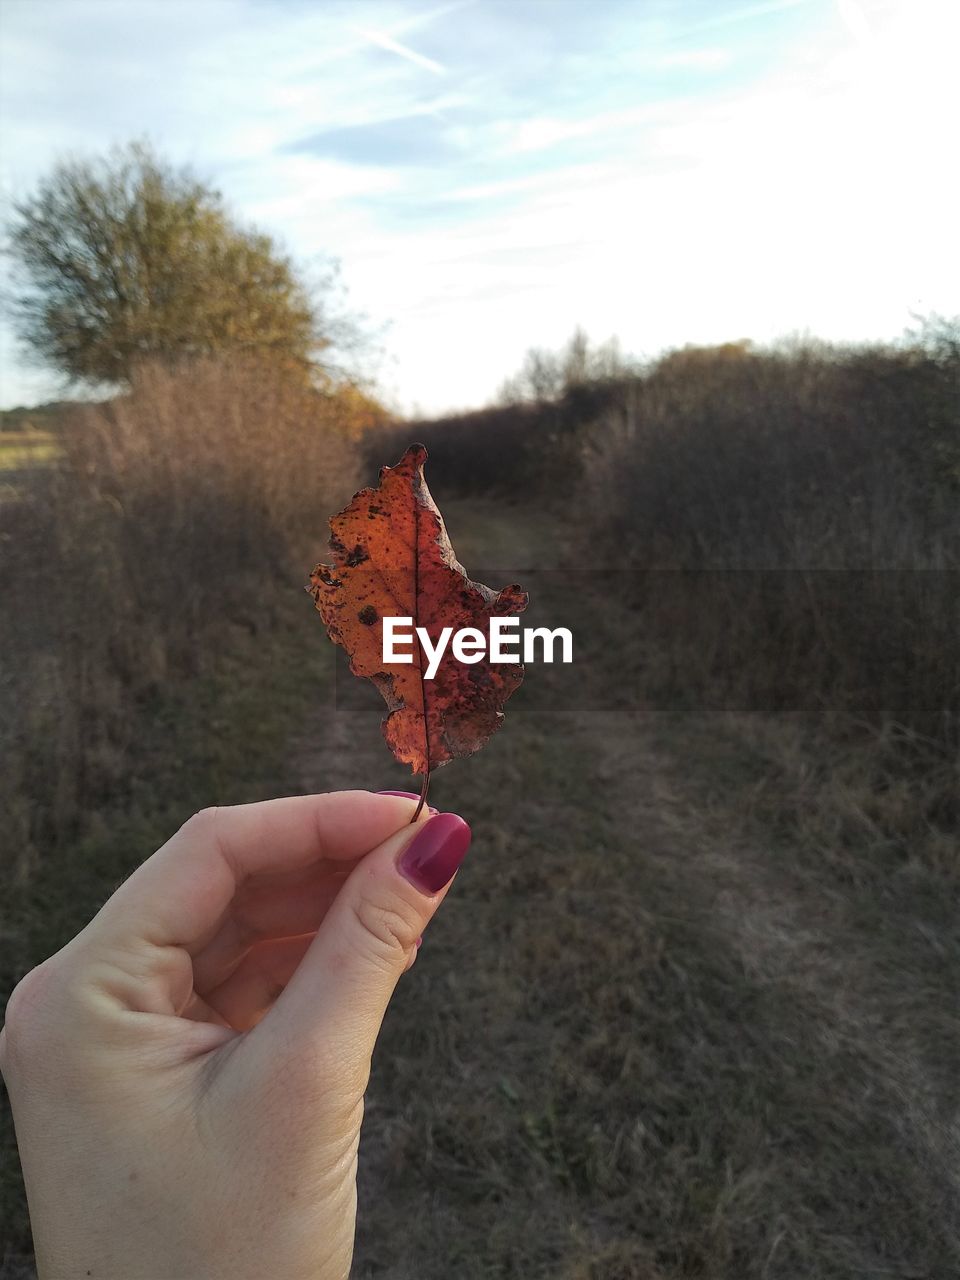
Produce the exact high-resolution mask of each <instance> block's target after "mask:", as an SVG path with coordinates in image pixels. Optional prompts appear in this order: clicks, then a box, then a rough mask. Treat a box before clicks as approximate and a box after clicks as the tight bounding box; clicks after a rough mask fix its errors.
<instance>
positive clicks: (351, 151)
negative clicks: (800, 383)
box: [0, 0, 960, 413]
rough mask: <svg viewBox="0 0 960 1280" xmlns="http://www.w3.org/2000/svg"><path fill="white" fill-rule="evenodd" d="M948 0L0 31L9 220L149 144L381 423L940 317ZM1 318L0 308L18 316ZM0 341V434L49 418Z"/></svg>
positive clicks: (572, 2) (96, 14) (393, 11)
mask: <svg viewBox="0 0 960 1280" xmlns="http://www.w3.org/2000/svg"><path fill="white" fill-rule="evenodd" d="M958 47H960V4H957V3H956V2H955V0H757V2H755V3H749V0H747V2H744V0H447V2H446V3H444V2H443V0H437V2H435V3H433V4H430V2H429V0H393V2H390V3H387V2H384V0H349V2H348V3H324V2H323V0H3V3H2V8H0V86H2V87H0V204H2V210H0V212H2V214H3V216H4V218H7V217H9V212H10V207H11V201H13V200H15V199H16V198H17V197H18V196H19V195H22V194H24V193H27V192H29V191H30V190H31V189H32V188H33V187H34V185H35V184H36V182H37V181H38V180H39V179H40V178H41V177H42V176H43V175H44V174H45V173H46V172H47V171H49V169H50V167H51V165H52V164H53V163H54V162H55V161H56V160H58V159H60V158H63V157H65V156H67V155H74V154H81V155H90V156H92V155H96V154H100V153H102V152H104V151H106V150H107V149H108V148H109V147H110V146H111V145H112V144H113V143H117V142H124V141H127V140H129V139H131V138H134V137H144V136H145V137H148V138H149V139H150V140H151V141H152V142H153V144H154V146H155V147H156V148H157V149H158V150H159V151H160V152H161V153H162V154H163V155H164V156H165V157H167V158H169V159H170V160H172V161H174V162H176V163H178V164H182V163H185V164H190V165H191V166H193V168H194V169H195V170H196V171H197V173H198V174H199V175H200V176H201V177H203V178H205V179H207V180H209V181H210V182H211V183H212V184H213V185H214V186H216V187H217V188H218V189H219V190H220V191H221V192H222V193H223V195H224V198H225V200H226V201H227V204H228V205H229V207H230V208H231V209H232V211H233V212H234V213H235V214H236V215H237V217H238V218H239V219H240V220H241V221H243V222H245V223H252V224H255V225H257V226H260V227H262V228H263V229H264V230H267V231H269V232H270V233H271V234H273V235H274V236H275V237H277V239H278V240H279V242H280V243H281V244H282V245H283V247H284V248H285V249H286V250H288V251H289V252H290V253H291V254H292V255H293V257H294V259H295V260H296V261H297V262H298V263H299V264H301V266H302V268H303V270H304V271H305V272H306V273H307V275H308V277H309V278H311V279H312V278H319V276H320V275H321V274H322V272H323V270H324V265H325V264H326V263H328V262H329V261H330V259H331V258H334V259H337V260H339V262H340V267H341V279H342V282H343V285H344V286H345V288H346V290H347V294H346V303H347V304H348V305H349V306H350V307H351V308H353V309H354V310H355V311H358V312H361V313H363V314H365V315H366V316H367V317H368V320H369V327H370V329H371V330H372V331H373V332H375V334H376V335H377V338H376V345H377V347H378V348H379V350H380V356H379V360H378V363H377V365H376V372H377V375H378V378H379V382H380V386H381V387H382V390H383V394H384V396H385V397H386V398H387V399H388V400H389V402H390V404H391V405H392V406H393V407H394V408H396V409H398V410H400V411H402V412H407V413H440V412H444V411H447V410H452V409H456V408H466V407H473V406H478V405H481V404H483V403H486V402H488V401H489V400H490V399H491V398H492V397H493V395H494V394H495V392H496V390H497V388H498V386H499V384H500V383H501V382H502V381H503V379H504V378H505V377H507V376H508V375H509V374H511V373H513V372H515V370H516V369H517V368H518V366H519V365H520V363H521V361H522V359H523V356H524V353H525V352H526V350H527V349H528V348H529V347H531V346H538V347H547V348H558V347H560V346H561V345H562V344H563V343H564V342H565V340H566V339H567V338H568V337H569V336H570V334H571V333H572V332H573V330H574V328H575V327H576V326H578V325H580V326H582V327H583V328H584V329H585V330H586V331H587V333H588V334H589V335H590V337H591V338H592V339H593V340H595V341H596V342H602V341H605V340H606V339H608V338H610V337H612V336H616V337H617V338H618V339H619V340H620V343H621V345H622V347H623V348H624V349H625V350H626V351H628V352H632V353H633V354H635V355H637V356H651V355H654V354H656V353H657V352H659V351H662V350H665V349H669V348H671V347H676V346H681V345H683V344H685V343H688V342H691V343H713V342H723V341H728V340H736V339H741V338H751V339H753V340H754V341H758V342H766V341H770V340H774V339H777V338H780V337H788V336H796V335H803V334H809V335H813V336H817V337H822V338H827V339H839V340H855V341H866V340H874V339H893V338H896V337H898V336H899V335H900V334H902V332H903V331H904V329H905V328H906V327H908V326H910V325H911V324H912V323H913V320H912V316H915V315H917V314H929V313H931V312H939V313H941V314H955V313H957V312H958V311H960V255H958V254H957V252H956V239H957V237H956V228H957V226H960V198H958V190H960V187H958V182H957V179H956V176H955V173H954V172H953V170H954V169H955V167H956V166H955V157H954V153H955V133H956V125H957V121H958V119H960V89H958V85H960V77H958V76H957V74H956V57H957V50H958ZM7 291H8V290H7ZM63 391H64V387H63V384H62V383H61V382H60V381H59V380H58V379H57V378H56V376H54V375H51V374H50V373H47V372H43V371H41V370H39V369H38V368H36V367H35V366H33V365H32V364H31V363H30V361H29V359H28V357H27V353H25V352H24V351H22V350H21V349H20V348H19V347H18V345H17V343H16V341H15V337H14V335H13V332H12V330H11V328H10V326H9V323H8V322H7V321H5V320H4V321H0V404H2V405H3V406H10V405H15V404H21V403H32V402H35V401H37V400H44V399H48V398H53V397H56V396H58V395H60V394H62V393H63Z"/></svg>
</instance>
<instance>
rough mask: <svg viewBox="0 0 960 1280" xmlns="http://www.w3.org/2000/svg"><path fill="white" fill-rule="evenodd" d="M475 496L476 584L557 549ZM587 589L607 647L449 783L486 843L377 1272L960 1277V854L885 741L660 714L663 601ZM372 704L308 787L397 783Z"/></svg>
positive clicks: (427, 1024) (449, 939) (315, 760)
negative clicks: (899, 771) (890, 766)
mask: <svg viewBox="0 0 960 1280" xmlns="http://www.w3.org/2000/svg"><path fill="white" fill-rule="evenodd" d="M448 505H449V504H446V503H445V506H448ZM447 514H448V516H449V524H450V528H451V533H452V536H453V537H454V540H455V545H456V546H457V550H458V553H459V554H460V556H461V558H462V559H463V560H464V562H465V563H466V564H467V565H468V566H470V567H471V568H474V567H477V566H479V565H482V564H485V563H486V564H494V565H500V566H506V565H508V564H509V565H511V566H512V565H515V564H521V563H524V562H525V563H533V564H538V565H542V564H549V563H550V562H551V561H550V557H551V556H552V557H554V558H555V557H556V554H557V551H556V548H557V545H558V543H559V542H560V537H559V536H558V534H559V531H558V529H557V527H556V525H554V524H550V523H544V522H543V521H538V522H531V520H530V519H529V517H528V516H526V515H525V514H524V513H522V512H521V511H519V510H518V509H516V508H501V509H500V511H499V513H498V512H497V510H496V508H493V507H491V506H490V505H489V504H488V505H487V506H486V507H484V506H483V505H481V504H477V505H472V506H469V507H464V506H463V505H462V504H460V505H458V504H453V505H452V506H449V509H448V513H447ZM508 555H509V556H510V557H511V558H510V559H509V560H508V559H507V558H506V557H507V556H508ZM496 581H499V579H497V580H496ZM574 583H575V585H578V586H579V587H580V588H581V590H582V591H583V594H582V595H581V597H580V600H579V606H578V607H579V609H580V611H581V614H582V616H584V617H587V616H589V617H590V618H591V620H592V622H593V624H594V629H595V630H596V631H598V632H599V633H600V634H599V636H598V638H597V643H596V645H595V646H594V647H592V648H591V649H589V650H585V651H584V652H583V653H582V654H581V657H580V659H579V660H578V663H577V665H576V667H575V669H574V670H573V671H570V670H567V671H564V669H562V668H553V669H547V668H543V669H540V670H533V671H531V672H530V673H529V675H528V679H527V682H526V683H525V685H524V687H523V689H521V691H520V693H519V694H518V695H517V697H516V698H515V699H514V700H513V701H512V702H511V704H510V707H509V708H508V724H507V725H506V727H505V729H504V730H503V732H502V733H501V734H499V735H497V737H495V738H494V739H493V740H492V741H491V743H490V744H489V745H488V746H487V748H486V749H485V750H484V752H482V753H481V754H480V755H478V756H477V757H476V758H474V759H472V760H471V761H469V762H467V763H465V764H462V765H460V766H451V767H450V768H449V769H446V770H442V771H440V772H439V773H438V774H437V777H436V780H435V782H434V784H433V792H432V794H433V796H434V799H435V800H436V803H437V804H439V805H440V806H441V807H451V808H454V809H456V810H458V811H459V812H462V813H465V814H466V815H467V816H468V817H469V818H470V819H471V822H472V823H473V825H474V830H475V844H474V847H473V848H472V850H471V853H470V856H469V858H468V860H467V862H466V864H465V866H464V868H463V870H462V871H461V873H460V876H459V878H458V881H457V884H456V886H455V889H454V891H453V893H452V895H451V897H450V898H449V899H448V901H447V903H445V905H444V909H443V911H442V912H441V913H440V915H439V916H438V918H437V920H436V921H435V922H434V924H433V925H432V926H431V928H430V930H429V932H428V934H427V936H426V939H425V943H424V947H423V949H422V950H421V952H420V956H419V959H418V962H417V966H416V968H415V969H414V971H413V973H412V974H411V975H410V977H409V979H405V980H404V982H403V983H402V984H401V988H400V991H399V994H398V997H397V999H396V1000H395V1002H394V1004H393V1006H392V1008H391V1011H390V1014H389V1015H388V1019H387V1023H386V1025H385V1028H384V1031H383V1033H382V1035H381V1038H380V1042H379V1047H378V1052H377V1056H376V1059H375V1065H374V1075H373V1080H372V1084H371V1090H370V1094H369V1099H368V1107H367V1117H366V1122H365V1130H364V1139H363V1142H362V1145H361V1216H360V1223H359V1229H358V1254H357V1263H356V1268H355V1274H356V1277H357V1280H413V1277H417V1278H418V1280H447V1278H448V1277H450V1276H457V1277H462V1280H489V1277H500V1278H501V1280H506V1278H510V1280H541V1278H542V1280H546V1277H551V1278H553V1280H555V1278H556V1277H560V1278H562V1280H693V1278H694V1277H709V1278H710V1280H808V1278H809V1277H817V1278H818V1280H860V1278H861V1277H863V1276H881V1275H883V1276H893V1277H899V1278H900V1280H908V1278H912V1280H921V1278H923V1280H935V1278H936V1280H939V1277H940V1276H946V1275H950V1274H953V1273H954V1272H955V1271H956V1269H957V1267H958V1266H960V1219H958V1214H957V1205H958V1204H960V1144H958V1141H957V1137H958V1135H957V1132H956V1115H957V1107H958V1104H960V1097H958V1095H957V1089H956V1078H955V1071H954V1064H955V1061H956V1058H957V1054H958V1053H960V1026H958V1023H957V1020H956V1017H955V1013H954V1010H953V1001H952V991H953V990H954V989H955V987H956V983H957V982H958V981H960V946H958V932H957V917H956V908H955V905H954V904H955V896H954V895H953V888H954V887H955V884H956V880H955V875H956V868H955V867H954V866H952V865H949V864H947V865H937V864H936V862H935V860H934V859H932V858H930V857H928V856H926V854H925V855H924V856H922V857H921V856H913V854H912V852H911V849H910V847H909V844H910V841H909V840H906V841H905V842H904V843H902V844H896V843H895V842H892V841H891V840H890V838H889V835H888V833H887V831H886V828H885V826H884V823H886V822H889V821H890V820H891V814H890V813H889V812H888V813H887V814H886V815H885V817H884V823H881V822H880V821H879V820H878V815H877V814H876V812H875V811H874V810H873V809H872V808H871V806H873V805H875V804H876V803H878V801H877V799H876V796H875V790H874V788H873V786H872V781H871V778H870V770H871V768H875V767H877V760H878V759H882V758H883V752H884V750H886V747H885V746H884V744H882V743H881V744H876V752H878V753H879V756H875V755H873V754H870V753H868V754H865V753H864V750H863V747H862V744H856V745H853V746H851V745H850V744H849V743H848V744H846V745H842V744H839V743H837V742H836V741H834V740H832V739H830V738H820V737H818V736H817V735H816V734H815V733H814V732H812V731H811V730H810V729H809V728H808V727H805V726H804V725H803V723H802V722H801V721H799V720H796V721H794V720H789V719H784V718H783V717H779V716H777V717H771V716H764V715H762V714H759V713H755V714H753V715H752V716H745V715H742V714H739V715H730V714H725V713H718V714H713V713H710V712H704V711H702V710H695V711H692V712H686V713H679V714H678V713H677V712H671V713H668V712H663V711H660V712H656V711H654V710H653V709H651V707H650V706H649V705H648V704H647V702H646V700H645V698H644V696H643V693H642V691H641V690H640V689H639V688H638V687H637V686H636V684H634V685H633V686H628V688H627V689H626V690H625V689H624V673H623V664H622V658H623V655H624V654H625V653H627V652H629V651H630V650H631V648H640V647H641V646H642V639H641V637H640V636H639V634H638V627H637V619H636V615H634V614H632V613H631V612H629V611H626V610H624V609H623V608H622V606H621V604H620V602H619V601H618V599H617V596H618V594H619V593H618V592H617V590H616V584H614V589H613V590H610V589H609V583H607V582H605V581H604V580H602V579H600V580H598V581H597V582H596V583H595V585H594V586H593V587H590V588H588V587H585V586H584V579H583V578H574ZM495 584H496V582H494V585H495ZM535 589H536V591H537V595H538V597H539V599H540V605H541V607H542V608H543V609H544V610H545V611H546V613H548V614H553V613H557V614H559V613H561V612H562V611H563V610H564V609H565V608H566V596H567V593H568V592H569V590H570V582H569V581H564V579H563V578H562V576H561V575H542V576H541V577H540V578H539V579H538V580H537V582H536V584H535ZM572 677H573V679H571V678H572ZM625 695H626V700H625ZM374 719H375V718H374V717H373V716H371V717H370V723H367V720H366V719H361V718H360V716H359V714H356V715H352V716H345V717H344V718H343V719H342V720H339V719H338V721H337V722H336V723H334V724H331V725H329V726H328V727H327V728H326V730H324V729H323V728H322V727H321V728H319V729H318V730H315V731H314V741H313V746H312V748H311V750H310V752H309V755H308V757H307V758H308V760H309V765H308V768H309V772H310V774H311V775H315V774H316V773H317V772H323V773H325V774H326V776H328V777H329V778H330V780H331V785H349V784H350V783H351V782H354V783H355V781H356V778H357V776H358V774H359V775H360V776H363V777H367V776H370V775H371V774H372V775H374V776H377V778H378V785H395V786H396V785H402V782H401V780H400V778H399V776H397V777H396V778H390V779H387V778H384V777H383V776H382V775H379V774H378V770H380V769H382V768H383V765H382V763H381V761H382V746H381V744H380V743H379V741H378V734H377V730H376V726H375V724H374V723H373V720H374ZM325 739H326V745H324V740H325ZM887 745H888V746H889V749H890V752H891V759H892V760H893V762H894V765H895V766H896V762H897V760H898V758H899V752H900V747H899V745H898V744H895V743H891V744H887ZM824 752H826V754H824ZM897 767H898V766H897ZM941 781H942V780H941ZM939 788H940V783H937V787H936V789H939ZM886 803H887V804H888V805H890V806H891V808H896V805H895V801H894V799H893V798H892V797H891V798H890V799H888V801H887V802H886ZM913 812H914V806H913V805H912V803H910V804H906V805H905V806H904V808H903V812H902V813H900V812H899V811H898V813H899V816H897V821H901V819H902V818H903V817H904V815H910V814H912V813H913ZM908 821H912V818H908ZM953 833H954V841H955V836H956V828H955V827H954V828H953ZM945 834H946V831H945Z"/></svg>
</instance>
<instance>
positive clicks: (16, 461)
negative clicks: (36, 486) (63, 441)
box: [0, 431, 59, 473]
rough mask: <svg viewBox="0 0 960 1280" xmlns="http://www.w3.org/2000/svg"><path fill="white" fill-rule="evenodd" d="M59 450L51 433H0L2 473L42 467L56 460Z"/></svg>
mask: <svg viewBox="0 0 960 1280" xmlns="http://www.w3.org/2000/svg"><path fill="white" fill-rule="evenodd" d="M58 448H59V446H58V444H57V438H56V436H54V435H53V434H52V433H51V432H49V431H0V473H3V472H5V471H16V470H18V469H19V468H20V467H36V466H40V465H41V464H43V463H46V462H49V461H50V460H51V459H52V458H55V457H56V455H57V452H58Z"/></svg>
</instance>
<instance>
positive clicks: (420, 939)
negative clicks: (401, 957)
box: [414, 933, 423, 951]
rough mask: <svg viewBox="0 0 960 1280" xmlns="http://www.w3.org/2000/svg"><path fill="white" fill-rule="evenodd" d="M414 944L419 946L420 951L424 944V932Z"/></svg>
mask: <svg viewBox="0 0 960 1280" xmlns="http://www.w3.org/2000/svg"><path fill="white" fill-rule="evenodd" d="M414 946H415V947H416V948H417V950H418V951H419V950H420V948H421V947H422V946H423V934H422V933H421V935H420V937H419V938H418V939H417V940H416V942H415V943H414Z"/></svg>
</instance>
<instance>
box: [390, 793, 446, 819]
mask: <svg viewBox="0 0 960 1280" xmlns="http://www.w3.org/2000/svg"><path fill="white" fill-rule="evenodd" d="M376 794H377V795H378V796H403V798H404V799H405V800H419V799H420V793H419V792H418V791H378V792H377V793H376ZM427 809H428V810H429V811H430V812H431V813H433V814H437V813H439V812H440V810H439V809H435V808H434V807H433V805H432V804H428V805H427Z"/></svg>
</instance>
